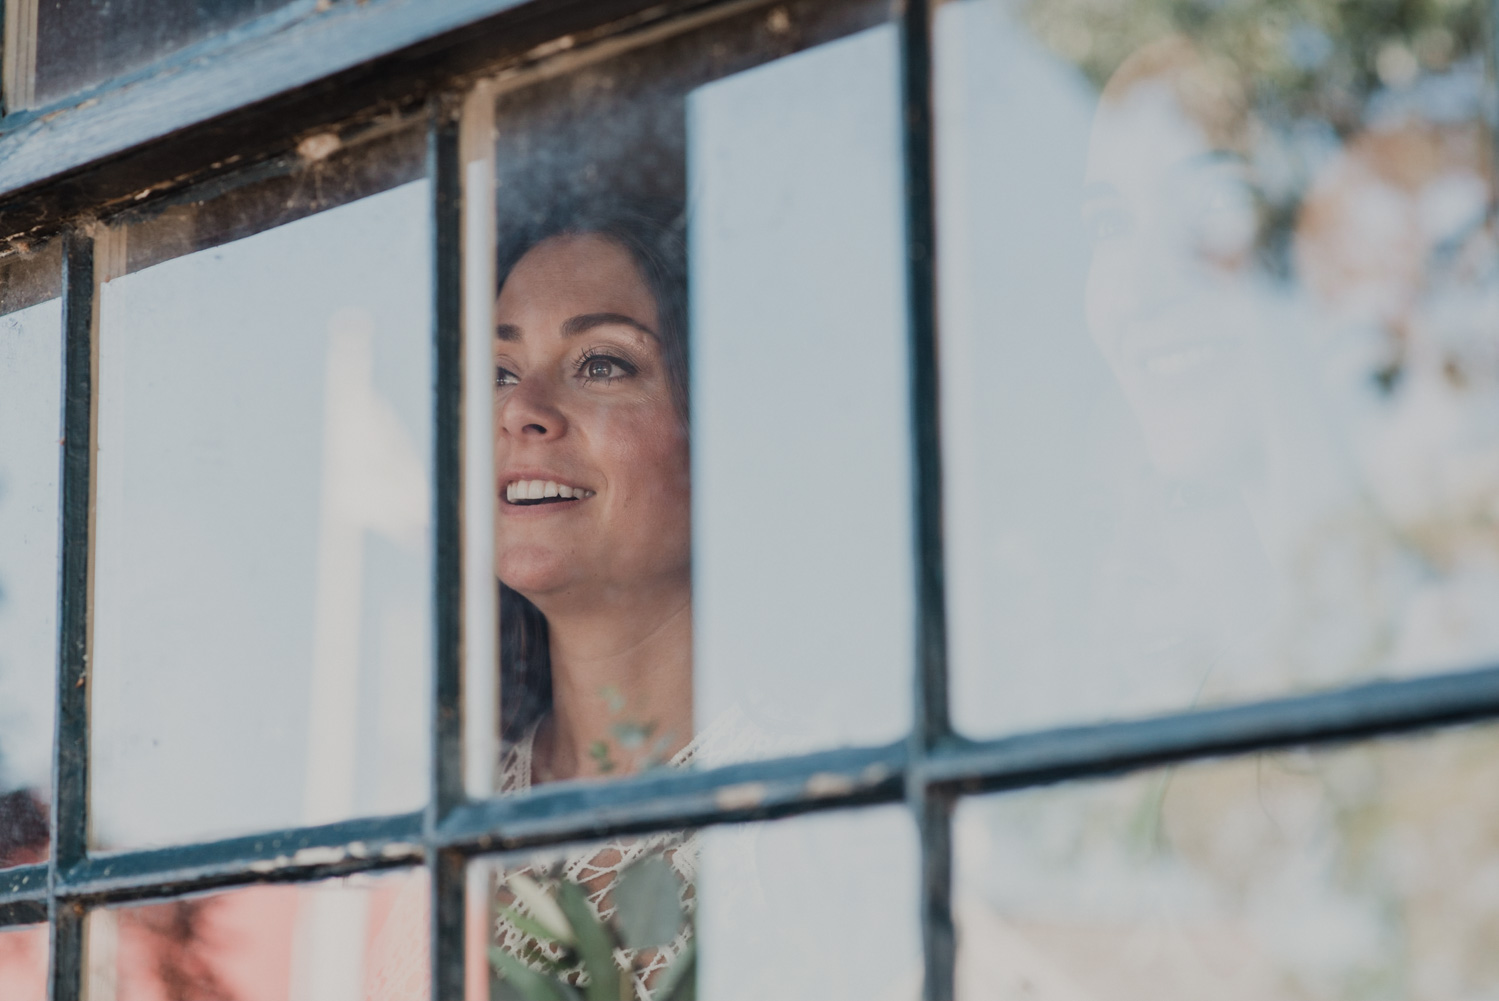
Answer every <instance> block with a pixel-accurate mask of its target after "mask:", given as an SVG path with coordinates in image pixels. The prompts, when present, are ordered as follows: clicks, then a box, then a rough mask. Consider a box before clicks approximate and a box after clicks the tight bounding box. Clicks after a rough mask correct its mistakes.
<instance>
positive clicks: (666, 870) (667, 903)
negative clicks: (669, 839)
mask: <svg viewBox="0 0 1499 1001" xmlns="http://www.w3.org/2000/svg"><path fill="white" fill-rule="evenodd" d="M681 892H682V884H681V883H680V882H679V881H678V880H677V876H676V873H674V872H673V871H672V868H671V865H670V864H668V863H667V861H666V859H665V858H663V857H662V856H660V855H650V856H647V857H646V858H643V859H641V860H640V861H638V862H635V863H632V864H631V865H630V866H629V867H628V868H626V869H625V871H624V872H622V873H620V876H619V882H618V883H616V884H615V886H614V903H615V905H616V907H617V910H616V911H615V917H614V920H615V921H616V922H617V923H618V925H619V935H620V938H621V939H623V940H624V944H625V947H626V948H629V949H650V948H653V947H655V946H660V945H665V944H666V943H668V942H670V941H671V940H672V939H674V938H676V937H677V932H678V931H680V930H681V927H682V902H681V896H680V894H681Z"/></svg>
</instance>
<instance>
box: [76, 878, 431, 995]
mask: <svg viewBox="0 0 1499 1001" xmlns="http://www.w3.org/2000/svg"><path fill="white" fill-rule="evenodd" d="M428 895H429V891H428V887H427V873H426V870H425V869H411V870H403V871H401V872H399V873H395V874H392V875H363V876H349V877H345V878H343V879H335V880H328V881H325V882H319V883H302V884H297V885H293V886H253V887H247V888H245V889H238V890H230V891H227V892H223V893H215V894H209V895H207V896H198V897H193V898H191V899H187V900H171V901H165V902H161V903H151V904H137V905H132V906H126V907H111V908H100V909H98V910H95V911H92V912H90V913H89V915H88V920H87V925H86V935H87V956H88V969H87V980H86V996H87V997H88V998H90V999H91V1001H155V999H157V998H168V997H170V998H194V999H210V998H214V999H218V998H224V999H229V998H235V999H244V1001H252V999H253V1001H301V999H311V998H316V999H318V1001H420V999H421V998H425V997H427V996H428V994H429V991H430V989H431V979H432V977H431V972H430V963H429V961H428V940H427V930H428V929H427V920H426V917H427V913H428V910H427V897H428Z"/></svg>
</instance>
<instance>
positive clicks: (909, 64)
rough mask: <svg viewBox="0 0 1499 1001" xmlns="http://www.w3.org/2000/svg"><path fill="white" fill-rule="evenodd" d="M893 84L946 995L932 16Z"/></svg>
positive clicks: (905, 16)
mask: <svg viewBox="0 0 1499 1001" xmlns="http://www.w3.org/2000/svg"><path fill="white" fill-rule="evenodd" d="M900 38H901V45H900V57H901V68H900V73H901V76H900V83H901V111H902V116H901V125H902V145H903V160H904V169H905V222H906V303H907V336H908V337H909V345H910V346H909V371H910V419H911V450H912V462H911V489H912V513H913V516H914V521H915V523H914V526H913V528H914V531H913V537H912V542H913V544H914V547H915V553H914V556H915V560H914V565H915V568H916V608H917V612H916V615H917V619H916V658H915V660H916V664H915V666H916V677H915V693H914V695H915V709H916V711H915V719H914V721H913V724H914V725H913V728H912V732H911V766H910V768H909V769H908V770H907V773H906V775H907V785H906V798H907V801H908V802H909V804H910V806H911V809H912V812H913V814H914V815H915V818H916V822H917V828H918V833H919V837H920V843H921V853H922V859H921V886H920V901H921V902H920V905H919V906H920V907H921V929H922V951H923V955H924V957H925V964H924V967H925V977H924V982H925V996H926V997H927V998H928V999H930V1001H943V999H949V998H951V997H952V996H953V978H954V969H955V962H956V955H955V948H954V937H953V920H952V800H951V796H950V794H949V793H948V792H946V791H944V790H940V789H935V788H933V787H931V786H930V785H928V783H927V782H926V769H925V768H923V767H922V764H923V761H924V759H925V757H926V755H927V754H928V753H929V752H931V751H932V750H933V749H934V748H935V747H937V746H938V745H939V744H941V743H942V742H943V741H944V740H945V739H946V738H947V737H948V735H949V733H950V726H949V722H948V706H947V609H946V604H947V603H946V596H945V591H944V584H943V550H942V456H941V452H940V448H941V438H940V435H939V428H938V398H937V294H936V289H937V280H936V224H935V219H936V206H935V192H934V190H933V164H932V156H933V148H934V143H933V137H932V67H931V47H932V42H931V9H930V6H929V4H928V3H927V2H926V0H908V2H907V3H906V4H905V5H904V7H903V9H902V12H901V32H900Z"/></svg>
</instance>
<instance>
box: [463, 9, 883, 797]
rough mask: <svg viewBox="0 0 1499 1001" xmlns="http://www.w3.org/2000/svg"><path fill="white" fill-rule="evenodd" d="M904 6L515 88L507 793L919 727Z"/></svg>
mask: <svg viewBox="0 0 1499 1001" xmlns="http://www.w3.org/2000/svg"><path fill="white" fill-rule="evenodd" d="M888 17H889V10H888V8H887V7H886V6H885V5H884V4H879V3H862V2H853V3H837V4H832V5H817V4H783V5H777V6H770V7H762V8H758V9H754V10H750V11H748V12H736V13H733V14H732V16H728V17H725V18H723V19H720V20H718V21H716V22H714V23H711V24H709V25H707V26H702V27H693V26H692V25H691V23H689V24H688V25H687V26H686V28H687V29H689V30H682V31H680V32H677V33H673V34H669V35H667V36H666V37H659V36H658V37H657V38H655V39H653V40H652V41H651V43H650V44H648V45H640V46H637V47H632V48H629V49H627V50H626V51H624V52H620V51H619V50H618V48H617V47H609V48H604V49H600V50H597V51H592V50H589V51H579V52H577V53H574V54H570V55H569V56H567V57H563V58H561V59H560V60H559V61H557V62H555V63H553V64H552V65H551V66H550V67H549V69H548V71H547V73H546V74H545V75H544V76H542V77H540V78H537V77H535V76H531V77H527V76H524V75H520V76H516V77H512V78H506V79H501V80H498V81H494V82H493V83H492V85H491V86H492V87H493V88H494V91H495V99H494V106H493V107H494V130H495V135H496V138H495V139H494V141H493V144H492V147H491V148H492V151H493V152H492V154H489V155H491V156H492V158H493V166H492V170H493V176H494V177H495V179H496V181H495V187H494V194H493V198H494V204H493V206H492V209H491V210H490V211H491V212H492V218H493V219H494V220H496V222H495V225H496V226H497V240H496V243H495V245H496V246H497V247H498V250H497V252H496V261H495V271H494V274H496V276H497V283H496V284H495V285H492V286H490V290H491V294H493V292H494V290H496V289H497V290H498V295H497V297H496V298H495V299H494V300H492V302H490V303H487V304H485V306H486V308H487V317H488V324H489V329H490V330H491V331H492V332H493V335H494V336H493V343H492V350H493V357H492V365H493V368H492V375H491V379H492V381H493V383H494V408H493V412H492V414H491V422H490V427H491V433H492V437H493V441H494V457H493V461H494V468H495V482H494V488H495V493H496V495H497V511H498V513H497V516H496V518H495V539H496V542H495V548H494V552H495V554H496V567H497V571H496V572H497V575H498V578H499V580H500V582H501V585H502V586H501V588H500V591H501V597H500V602H499V619H500V626H499V628H500V649H499V656H498V659H499V661H500V669H499V697H498V704H499V706H500V710H499V713H498V722H497V725H495V726H494V728H493V729H492V730H491V731H490V732H489V733H488V734H482V733H476V735H475V736H476V738H478V739H483V738H485V737H486V736H487V737H489V738H490V739H491V740H492V738H493V736H494V733H495V731H498V733H499V735H500V736H501V738H502V740H503V742H504V750H503V752H502V754H501V761H500V766H499V769H498V772H497V773H496V775H495V776H494V779H493V782H492V783H491V785H492V786H493V787H495V788H499V789H502V790H504V791H516V790H519V789H524V788H529V787H530V786H531V785H532V784H533V783H536V782H542V781H553V780H558V779H569V778H597V777H608V776H618V775H623V774H628V773H631V772H636V771H640V770H643V769H646V768H650V767H655V766H660V765H686V764H688V763H693V764H697V765H709V764H718V763H723V762H726V761H732V760H743V759H746V758H753V757H765V756H771V755H777V754H786V753H795V752H800V751H805V750H810V749H817V748H824V747H828V746H836V745H841V744H870V743H883V742H886V741H890V740H894V739H897V738H898V737H899V736H900V735H901V734H902V733H903V732H904V731H905V729H906V726H907V722H908V717H909V698H908V694H907V690H908V688H909V685H908V683H907V678H908V676H909V664H910V660H911V650H912V640H911V621H912V602H911V597H910V595H911V584H910V581H911V566H910V563H911V561H910V555H909V554H910V547H909V545H908V543H907V541H906V540H907V539H908V538H909V535H910V525H909V521H910V517H909V503H908V498H907V493H906V491H905V490H903V489H899V488H898V486H897V485H898V484H899V483H900V482H901V477H903V476H904V475H905V473H904V470H905V469H906V468H907V465H908V461H909V448H908V441H907V437H908V436H907V430H906V428H907V416H906V414H907V408H906V395H905V388H904V387H905V374H904V358H905V348H904V344H905V341H904V330H905V325H904V305H903V303H904V292H903V289H904V282H903V278H904V272H903V261H904V250H903V243H902V239H903V235H902V225H901V205H902V200H901V182H900V167H899V164H900V159H899V153H900V141H899V134H900V112H899V98H898V86H897V72H896V69H897V39H896V33H895V29H894V27H893V26H892V25H890V24H888V23H887V19H888ZM481 288H482V286H481ZM477 315H485V314H484V313H483V312H479V313H478V314H477ZM475 757H476V758H477V759H478V760H483V758H484V755H483V754H477V755H476V756H475ZM490 757H491V758H492V757H493V754H492V752H491V755H490Z"/></svg>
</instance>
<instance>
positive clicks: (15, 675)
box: [0, 243, 62, 867]
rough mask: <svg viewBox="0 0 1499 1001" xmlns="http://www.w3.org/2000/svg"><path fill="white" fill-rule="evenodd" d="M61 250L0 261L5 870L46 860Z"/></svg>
mask: <svg viewBox="0 0 1499 1001" xmlns="http://www.w3.org/2000/svg"><path fill="white" fill-rule="evenodd" d="M58 249H59V248H58V245H57V244H56V243H54V244H53V245H51V246H50V247H48V248H46V249H44V250H41V251H38V252H32V253H20V254H16V255H14V256H12V257H10V258H7V259H4V260H0V867H4V866H8V865H17V864H23V863H27V862H41V861H44V860H46V858H47V854H48V827H47V814H48V807H49V804H50V802H51V799H52V792H51V789H52V720H53V714H54V710H53V703H54V702H55V701H56V698H57V682H56V677H57V581H58V532H57V526H58V519H59V517H60V510H59V499H60V495H59V493H58V471H59V469H60V466H61V460H62V449H61V447H60V445H61V440H62V308H61V304H60V301H59V299H58V283H59V280H60V278H61V271H60V266H61V259H60V257H59V255H58Z"/></svg>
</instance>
